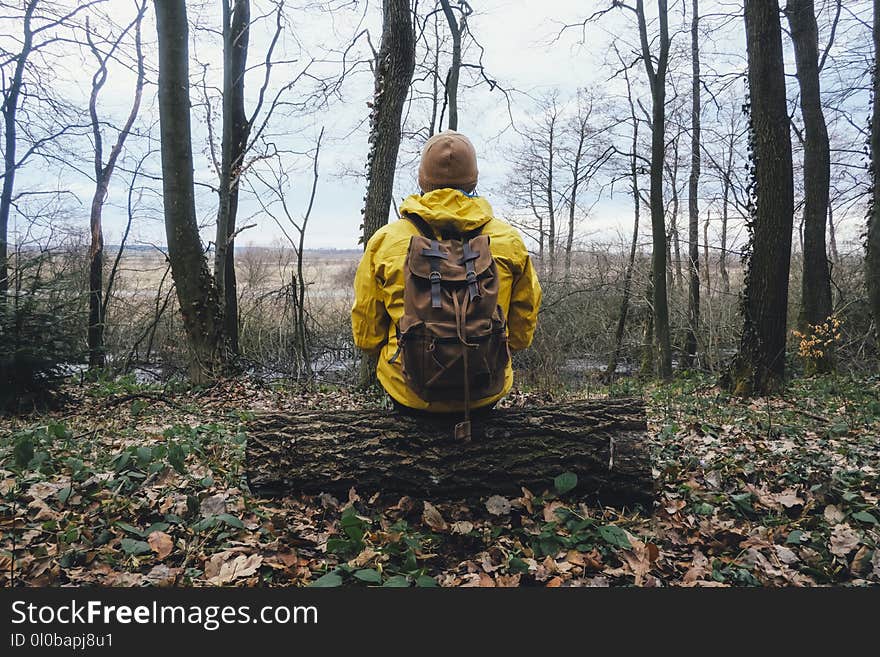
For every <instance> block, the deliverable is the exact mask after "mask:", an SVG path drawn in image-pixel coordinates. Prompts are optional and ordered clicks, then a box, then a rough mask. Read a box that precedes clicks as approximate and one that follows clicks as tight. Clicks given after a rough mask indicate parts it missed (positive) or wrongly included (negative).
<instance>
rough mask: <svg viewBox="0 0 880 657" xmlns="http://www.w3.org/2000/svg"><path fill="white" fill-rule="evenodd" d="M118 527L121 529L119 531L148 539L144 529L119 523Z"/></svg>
mask: <svg viewBox="0 0 880 657" xmlns="http://www.w3.org/2000/svg"><path fill="white" fill-rule="evenodd" d="M116 526H117V527H119V529H121V530H123V531H126V532H128V533H129V534H134V535H135V536H140V537H141V538H146V537H147V535H146V534H145V533H144V531H143V530H142V529H138V528H137V527H135V526H134V525H129V524H128V523H127V522H117V523H116Z"/></svg>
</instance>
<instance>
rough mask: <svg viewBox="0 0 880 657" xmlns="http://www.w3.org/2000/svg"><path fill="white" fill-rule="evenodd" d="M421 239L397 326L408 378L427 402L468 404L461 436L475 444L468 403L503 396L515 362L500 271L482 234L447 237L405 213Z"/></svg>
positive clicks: (411, 259) (407, 273)
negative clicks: (500, 296) (500, 300)
mask: <svg viewBox="0 0 880 657" xmlns="http://www.w3.org/2000/svg"><path fill="white" fill-rule="evenodd" d="M404 218H405V219H407V220H408V221H410V222H411V223H412V224H413V225H414V226H415V227H416V228H418V230H419V232H420V233H421V234H420V235H414V236H413V237H412V238H411V239H410V243H409V251H408V252H407V256H406V264H405V266H404V293H403V297H404V310H403V317H402V318H401V320H400V324H399V325H398V327H397V338H398V343H399V347H398V353H397V354H395V356H394V358H392V359H391V362H394V361H395V360H396V359H397V357H398V355H402V360H403V376H404V379H405V380H406V382H407V385H409V387H410V388H411V389H412V391H413V392H414V393H415V394H416V395H418V396H419V397H420V398H421V399H423V400H425V401H426V402H437V401H463V402H464V405H465V411H464V422H462V423H460V424H458V425H456V427H455V435H456V438H460V439H464V440H468V439H470V403H471V400H472V399H484V398H486V397H491V396H493V395H496V394H498V393H499V392H501V391H502V390H503V388H504V375H505V372H506V369H507V364H508V363H509V362H510V352H509V350H508V347H507V322H506V320H505V318H504V312H503V311H502V309H501V307H500V306H499V305H498V269H497V267H496V265H495V260H494V258H493V257H492V252H491V251H490V250H489V237H488V236H486V235H481V234H480V232H481V230H482V228H479V229H477V230H475V231H471V232H469V233H464V234H451V235H450V234H443V235H442V237H443V239H441V240H438V239H437V238H436V236H435V235H434V232H433V231H432V230H431V227H430V226H429V225H428V223H427V222H426V221H425V220H424V219H422V218H421V217H419V216H417V215H404Z"/></svg>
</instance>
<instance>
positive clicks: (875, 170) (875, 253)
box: [865, 0, 880, 349]
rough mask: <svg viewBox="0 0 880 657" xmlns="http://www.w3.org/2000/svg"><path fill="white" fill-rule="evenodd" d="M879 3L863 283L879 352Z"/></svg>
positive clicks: (879, 7) (879, 0)
mask: <svg viewBox="0 0 880 657" xmlns="http://www.w3.org/2000/svg"><path fill="white" fill-rule="evenodd" d="M878 66H880V0H874V72H873V73H874V74H873V86H874V105H873V109H872V114H871V187H872V188H873V193H872V198H871V211H870V213H869V215H868V239H867V243H866V244H867V252H866V255H865V279H866V281H867V285H868V298H869V299H870V304H871V313H872V314H873V316H874V331H875V335H876V337H877V346H878V349H880V70H878Z"/></svg>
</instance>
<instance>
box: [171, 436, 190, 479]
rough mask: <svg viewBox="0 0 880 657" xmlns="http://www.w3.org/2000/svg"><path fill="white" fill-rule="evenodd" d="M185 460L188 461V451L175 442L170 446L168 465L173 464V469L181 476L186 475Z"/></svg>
mask: <svg viewBox="0 0 880 657" xmlns="http://www.w3.org/2000/svg"><path fill="white" fill-rule="evenodd" d="M184 460H186V450H185V449H184V448H183V445H181V444H180V443H178V442H173V443H169V444H168V463H170V464H171V467H172V468H174V469H175V470H177V471H178V472H179V473H180V474H186V466H185V465H184V463H183V462H184Z"/></svg>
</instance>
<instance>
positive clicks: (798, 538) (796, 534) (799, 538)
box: [785, 529, 804, 545]
mask: <svg viewBox="0 0 880 657" xmlns="http://www.w3.org/2000/svg"><path fill="white" fill-rule="evenodd" d="M803 540H804V532H803V531H801V530H800V529H795V530H794V531H793V532H791V533H790V534H789V535H788V538H786V539H785V544H786V545H800V544H801V543H802V542H803Z"/></svg>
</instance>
